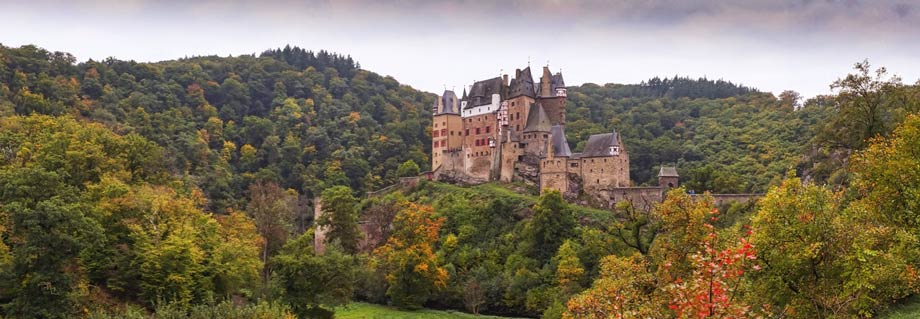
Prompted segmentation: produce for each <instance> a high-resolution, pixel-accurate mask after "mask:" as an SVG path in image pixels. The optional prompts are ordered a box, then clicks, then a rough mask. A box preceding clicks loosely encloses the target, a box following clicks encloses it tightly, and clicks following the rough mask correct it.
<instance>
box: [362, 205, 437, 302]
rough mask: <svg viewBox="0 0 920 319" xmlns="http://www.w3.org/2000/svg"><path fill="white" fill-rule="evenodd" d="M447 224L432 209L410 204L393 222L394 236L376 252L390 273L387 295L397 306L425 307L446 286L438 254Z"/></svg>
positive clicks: (384, 267)
mask: <svg viewBox="0 0 920 319" xmlns="http://www.w3.org/2000/svg"><path fill="white" fill-rule="evenodd" d="M443 222H444V219H443V218H440V217H437V216H436V215H435V212H434V210H433V209H432V208H431V207H430V206H423V205H418V204H415V203H411V202H407V203H406V204H405V208H404V209H403V210H402V211H400V212H399V213H398V214H397V215H396V218H395V219H394V220H393V234H392V235H391V236H390V238H389V239H388V240H387V243H386V244H385V245H383V246H382V247H380V248H378V249H377V250H376V251H375V252H374V254H375V255H376V256H378V257H379V259H380V261H379V265H380V267H382V269H383V271H384V272H385V273H386V279H387V284H388V285H389V288H388V289H387V296H389V297H390V299H391V301H392V302H393V304H394V305H396V306H397V307H400V308H405V309H418V308H421V306H422V304H424V303H425V301H427V300H428V298H429V297H430V296H431V294H432V292H434V291H435V289H438V288H441V287H444V286H445V285H446V283H447V271H446V270H445V269H444V268H442V267H441V266H440V265H439V264H438V258H437V256H436V255H435V244H436V243H437V242H438V232H439V231H440V229H441V224H442V223H443Z"/></svg>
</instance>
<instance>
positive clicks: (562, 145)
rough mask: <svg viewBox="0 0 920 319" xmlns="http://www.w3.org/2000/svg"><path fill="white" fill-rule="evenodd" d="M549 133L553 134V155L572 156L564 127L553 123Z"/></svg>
mask: <svg viewBox="0 0 920 319" xmlns="http://www.w3.org/2000/svg"><path fill="white" fill-rule="evenodd" d="M550 133H551V134H553V141H552V146H553V156H555V157H572V149H570V148H569V142H568V141H566V140H565V127H563V126H562V125H553V127H552V128H551V129H550Z"/></svg>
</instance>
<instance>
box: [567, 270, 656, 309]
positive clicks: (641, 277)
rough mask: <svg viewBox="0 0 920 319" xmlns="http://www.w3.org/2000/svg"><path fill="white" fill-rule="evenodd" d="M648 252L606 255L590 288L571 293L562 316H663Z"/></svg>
mask: <svg viewBox="0 0 920 319" xmlns="http://www.w3.org/2000/svg"><path fill="white" fill-rule="evenodd" d="M649 268H650V265H649V263H648V260H647V259H646V257H645V256H642V255H641V254H635V255H632V256H630V257H619V256H607V257H605V258H604V259H603V260H602V261H601V273H600V276H599V277H598V279H597V280H595V281H594V284H593V285H592V286H591V288H589V289H588V290H585V291H584V292H582V293H580V294H578V295H576V296H574V297H572V299H569V301H568V303H567V304H566V311H565V313H563V316H562V317H563V318H566V319H575V318H579V319H581V318H584V319H607V318H616V319H632V318H635V319H640V318H662V317H664V315H665V312H664V307H662V304H663V302H662V300H660V299H661V298H660V297H659V296H656V295H655V290H656V283H655V276H654V273H653V272H652V271H651V270H650V269H649Z"/></svg>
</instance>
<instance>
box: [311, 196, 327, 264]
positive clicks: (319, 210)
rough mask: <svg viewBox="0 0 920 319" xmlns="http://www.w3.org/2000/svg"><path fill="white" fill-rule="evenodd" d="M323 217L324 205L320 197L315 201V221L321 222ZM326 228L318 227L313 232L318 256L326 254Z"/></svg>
mask: <svg viewBox="0 0 920 319" xmlns="http://www.w3.org/2000/svg"><path fill="white" fill-rule="evenodd" d="M322 215H323V203H322V201H321V200H320V198H319V197H316V198H314V199H313V220H314V222H315V221H317V220H319V217H320V216H322ZM326 231H327V230H326V227H322V226H318V225H317V227H316V229H315V230H314V231H313V249H314V251H315V252H316V254H317V255H322V254H323V253H324V252H326Z"/></svg>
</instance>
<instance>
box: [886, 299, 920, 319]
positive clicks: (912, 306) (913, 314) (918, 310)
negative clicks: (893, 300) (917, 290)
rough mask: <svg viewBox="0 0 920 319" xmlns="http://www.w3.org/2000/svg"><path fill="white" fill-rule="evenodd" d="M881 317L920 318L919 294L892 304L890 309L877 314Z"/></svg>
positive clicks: (887, 318)
mask: <svg viewBox="0 0 920 319" xmlns="http://www.w3.org/2000/svg"><path fill="white" fill-rule="evenodd" d="M879 318H882V319H916V318H920V296H914V297H912V298H910V299H908V300H907V301H905V302H904V303H902V304H898V305H895V306H892V307H891V309H890V310H889V311H888V312H886V313H883V314H881V315H880V316H879Z"/></svg>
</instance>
